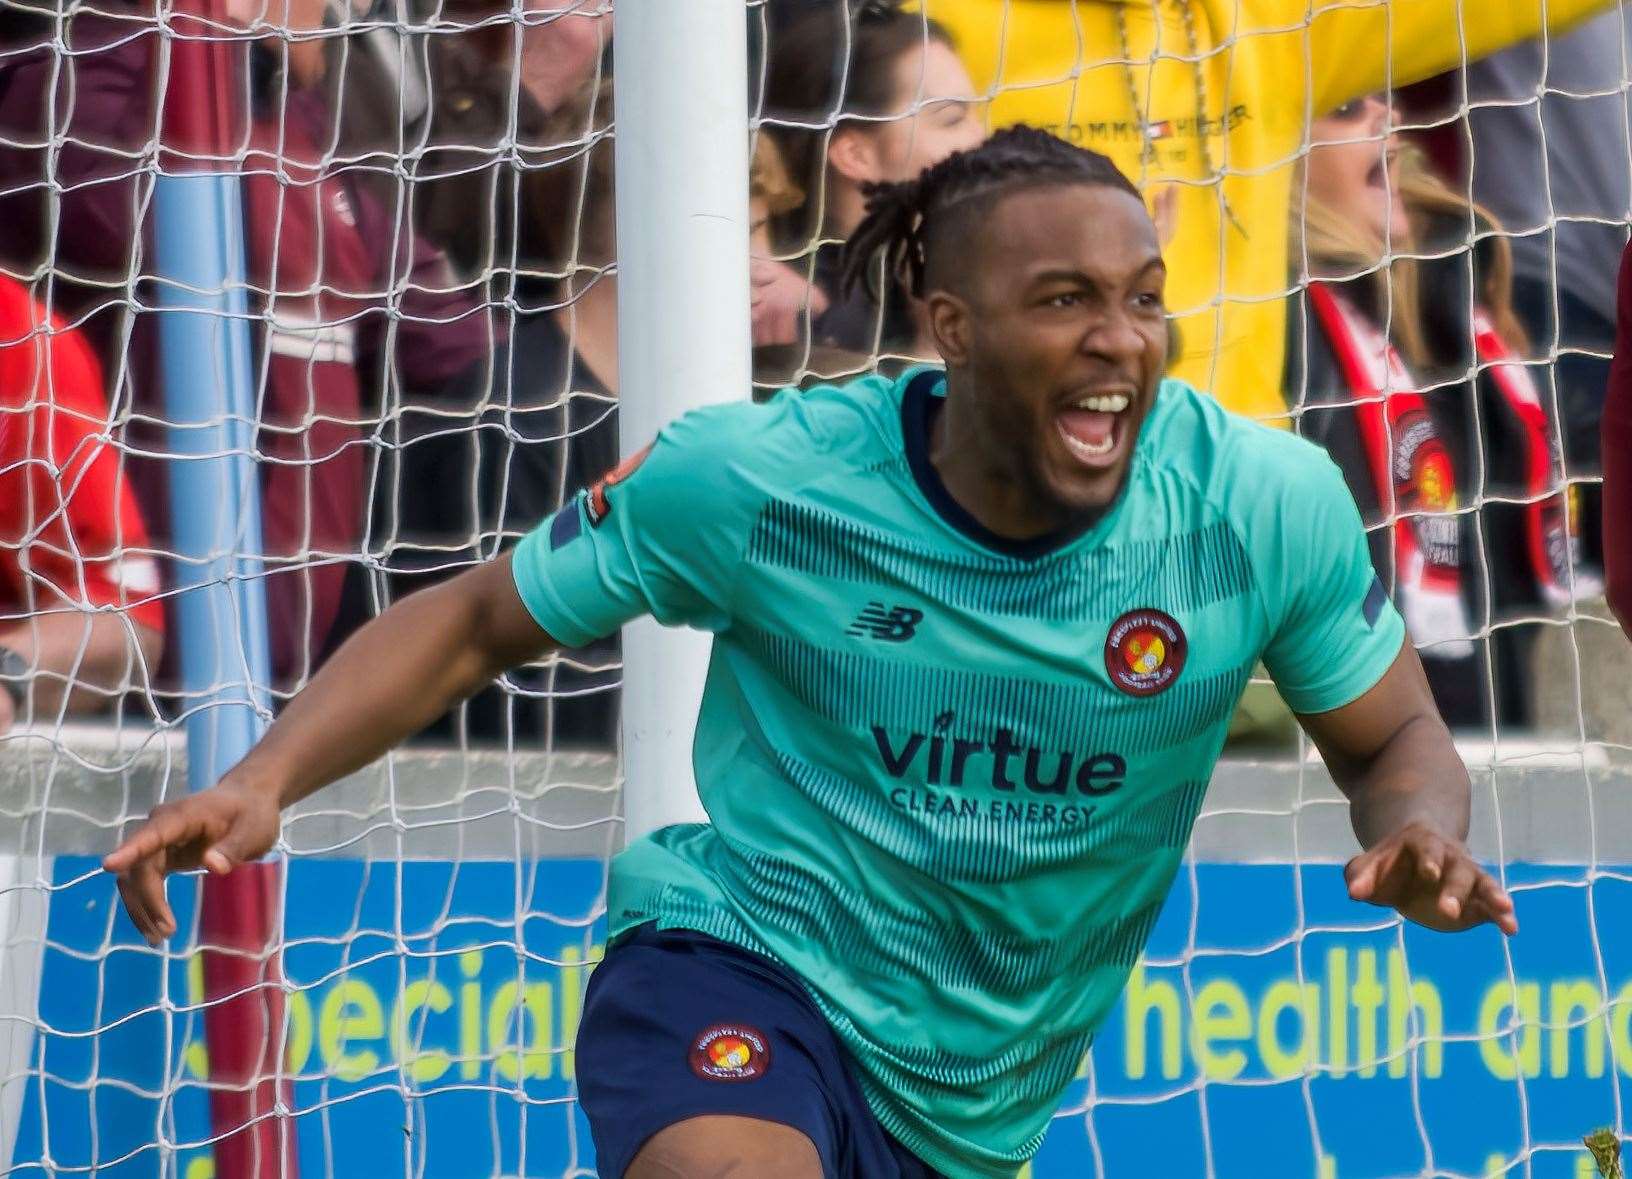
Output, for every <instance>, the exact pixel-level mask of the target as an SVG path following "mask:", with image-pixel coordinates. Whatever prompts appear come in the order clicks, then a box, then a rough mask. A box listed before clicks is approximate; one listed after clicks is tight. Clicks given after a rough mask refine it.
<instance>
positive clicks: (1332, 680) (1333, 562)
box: [1258, 438, 1405, 713]
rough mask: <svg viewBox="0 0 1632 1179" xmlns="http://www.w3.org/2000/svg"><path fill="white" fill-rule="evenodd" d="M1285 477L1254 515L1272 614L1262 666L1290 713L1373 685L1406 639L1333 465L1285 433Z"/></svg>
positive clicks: (1340, 701)
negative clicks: (1264, 541)
mask: <svg viewBox="0 0 1632 1179" xmlns="http://www.w3.org/2000/svg"><path fill="white" fill-rule="evenodd" d="M1277 449H1279V450H1281V451H1283V452H1284V455H1285V458H1286V461H1285V462H1284V464H1283V471H1286V472H1287V473H1288V475H1289V477H1288V478H1286V479H1285V480H1284V481H1283V482H1282V485H1281V487H1280V493H1279V495H1277V496H1273V497H1270V498H1269V501H1268V503H1267V504H1266V505H1265V507H1266V508H1267V509H1268V512H1266V513H1265V514H1264V515H1262V516H1260V517H1259V518H1258V529H1259V531H1260V532H1261V533H1263V534H1266V535H1267V536H1269V537H1271V538H1273V548H1272V550H1270V551H1268V552H1264V550H1263V548H1262V546H1259V548H1260V552H1263V553H1264V555H1263V557H1262V558H1261V560H1260V567H1259V574H1260V576H1261V578H1262V579H1263V582H1262V584H1263V586H1264V592H1265V597H1266V605H1267V608H1268V611H1269V618H1270V636H1269V643H1268V645H1267V646H1266V647H1265V649H1264V664H1265V666H1266V667H1268V668H1269V673H1270V675H1271V676H1272V677H1273V678H1274V680H1275V685H1276V687H1277V688H1279V689H1280V693H1281V697H1282V699H1284V700H1285V701H1286V703H1287V704H1288V705H1289V706H1290V707H1291V708H1292V710H1293V711H1294V712H1300V713H1317V712H1329V711H1331V710H1332V709H1334V708H1341V707H1343V706H1344V705H1345V704H1350V703H1352V702H1353V701H1355V700H1356V699H1358V698H1359V697H1361V696H1363V695H1364V694H1365V693H1366V692H1367V691H1369V690H1370V689H1371V688H1372V687H1374V686H1375V685H1376V684H1377V682H1378V681H1379V680H1381V679H1382V678H1383V674H1384V673H1385V672H1386V671H1387V670H1388V669H1389V667H1390V666H1391V665H1392V664H1393V662H1394V660H1395V658H1396V657H1397V656H1398V655H1399V653H1400V647H1401V645H1402V644H1403V643H1404V642H1405V623H1404V621H1403V620H1402V619H1401V618H1400V615H1399V613H1398V611H1396V610H1395V609H1394V604H1393V603H1392V602H1391V601H1390V600H1389V596H1388V591H1387V590H1386V589H1384V588H1383V583H1382V582H1381V581H1380V580H1379V579H1378V577H1377V572H1376V570H1375V568H1374V567H1373V566H1372V563H1371V550H1370V547H1369V545H1368V543H1367V541H1366V532H1365V529H1364V527H1363V526H1362V525H1361V522H1360V512H1359V509H1357V508H1356V507H1355V506H1354V498H1353V496H1351V495H1350V494H1349V489H1348V486H1347V484H1345V483H1344V481H1343V476H1342V473H1341V472H1340V471H1339V470H1338V469H1337V466H1336V465H1335V464H1334V463H1333V462H1332V461H1331V460H1330V459H1329V458H1327V457H1326V455H1325V454H1323V453H1322V452H1321V451H1320V450H1319V449H1318V448H1317V447H1315V446H1314V445H1312V444H1310V443H1307V442H1304V441H1303V440H1302V439H1296V438H1283V439H1281V440H1279V441H1278V446H1277Z"/></svg>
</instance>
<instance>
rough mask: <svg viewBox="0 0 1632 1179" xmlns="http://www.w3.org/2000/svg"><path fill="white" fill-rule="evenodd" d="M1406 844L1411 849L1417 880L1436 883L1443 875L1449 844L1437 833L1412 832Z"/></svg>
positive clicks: (1424, 882) (1423, 882)
mask: <svg viewBox="0 0 1632 1179" xmlns="http://www.w3.org/2000/svg"><path fill="white" fill-rule="evenodd" d="M1406 846H1407V847H1409V848H1410V849H1411V858H1412V861H1413V863H1414V865H1415V867H1416V871H1417V880H1418V881H1419V882H1420V883H1422V884H1438V883H1439V882H1440V881H1441V880H1442V879H1443V878H1444V876H1445V868H1446V859H1447V857H1448V856H1449V854H1450V847H1449V845H1447V844H1446V842H1445V841H1444V840H1443V839H1441V838H1440V837H1439V836H1437V835H1431V834H1428V833H1427V832H1413V833H1412V835H1411V837H1410V838H1409V839H1407V841H1406Z"/></svg>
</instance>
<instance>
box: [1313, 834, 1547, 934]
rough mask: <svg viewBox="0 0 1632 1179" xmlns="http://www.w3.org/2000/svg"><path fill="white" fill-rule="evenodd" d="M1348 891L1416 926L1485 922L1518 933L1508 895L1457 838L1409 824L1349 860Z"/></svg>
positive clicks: (1446, 928) (1453, 928) (1446, 927)
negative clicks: (1446, 836) (1398, 912)
mask: <svg viewBox="0 0 1632 1179" xmlns="http://www.w3.org/2000/svg"><path fill="white" fill-rule="evenodd" d="M1343 876H1344V878H1345V879H1346V880H1347V881H1348V884H1349V895H1350V896H1351V897H1353V898H1354V899H1355V900H1357V901H1369V902H1370V903H1372V904H1374V905H1384V906H1387V907H1388V908H1391V909H1398V910H1399V911H1400V913H1401V915H1403V916H1405V917H1409V918H1410V919H1411V920H1412V921H1415V922H1416V923H1417V924H1418V925H1425V926H1427V927H1428V928H1429V929H1438V930H1441V931H1443V932H1446V933H1455V932H1457V931H1459V930H1463V929H1472V928H1473V927H1474V926H1475V925H1483V924H1484V923H1485V922H1487V921H1489V922H1490V923H1492V924H1493V925H1495V926H1496V927H1497V928H1498V929H1500V930H1501V931H1502V932H1503V933H1506V934H1515V933H1517V932H1518V931H1519V922H1518V918H1517V917H1516V916H1515V915H1514V912H1513V899H1512V898H1511V897H1509V896H1508V895H1507V893H1506V891H1504V890H1503V888H1502V886H1501V885H1500V884H1498V883H1497V882H1496V878H1495V877H1493V876H1492V875H1491V874H1490V873H1488V872H1486V871H1485V870H1484V869H1483V868H1481V867H1480V866H1479V865H1478V863H1477V862H1476V861H1475V860H1474V858H1473V857H1472V856H1471V855H1469V854H1468V849H1467V848H1466V847H1464V846H1463V845H1462V844H1461V842H1460V841H1458V840H1455V839H1446V838H1445V837H1444V836H1443V835H1440V834H1439V833H1438V832H1436V831H1434V830H1432V829H1431V828H1429V827H1425V826H1423V825H1422V824H1420V823H1408V824H1406V825H1405V826H1404V827H1402V828H1400V830H1398V831H1396V832H1395V833H1394V834H1393V835H1390V836H1389V837H1388V838H1387V839H1385V840H1383V841H1382V842H1381V843H1379V844H1377V845H1376V846H1375V847H1372V848H1370V849H1369V850H1367V851H1364V852H1361V853H1360V854H1359V855H1358V856H1356V857H1354V859H1352V860H1350V861H1349V863H1348V866H1347V867H1346V868H1344V870H1343Z"/></svg>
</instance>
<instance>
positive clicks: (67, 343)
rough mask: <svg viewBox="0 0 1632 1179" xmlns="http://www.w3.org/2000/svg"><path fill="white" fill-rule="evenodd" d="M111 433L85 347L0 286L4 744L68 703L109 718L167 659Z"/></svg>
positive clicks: (139, 527)
mask: <svg viewBox="0 0 1632 1179" xmlns="http://www.w3.org/2000/svg"><path fill="white" fill-rule="evenodd" d="M107 430H108V406H107V401H106V399H105V397H104V395H103V392H102V373H101V369H100V368H99V367H98V365H97V363H96V358H95V357H94V356H93V355H92V354H91V350H90V347H89V345H87V344H86V342H85V340H84V338H83V337H82V336H81V335H80V334H79V333H78V332H77V331H71V330H69V329H68V328H66V327H65V326H64V325H63V323H62V321H61V320H59V319H56V318H54V317H51V316H48V315H47V314H46V313H45V310H44V309H43V308H42V307H40V306H39V305H38V304H37V303H35V302H34V300H33V299H32V298H30V297H29V294H28V291H27V289H26V288H24V287H23V286H22V284H20V283H18V282H16V281H15V280H14V279H11V278H9V277H7V276H5V275H0V733H4V732H5V731H7V730H8V729H10V728H11V727H12V725H13V724H15V723H16V722H17V721H18V720H19V719H20V718H26V717H27V716H28V715H29V713H30V711H32V712H33V713H34V714H36V715H46V716H50V715H53V714H54V713H55V712H56V710H57V709H58V708H59V707H60V706H61V705H62V703H63V701H64V698H66V702H67V706H68V708H69V709H70V710H72V711H75V712H81V711H91V710H94V709H97V708H99V707H102V706H104V705H106V704H107V703H108V702H109V701H110V700H111V699H113V698H114V697H116V696H118V695H120V694H121V693H122V692H124V691H125V690H127V689H128V688H129V687H131V686H132V684H133V683H135V684H141V683H143V682H144V681H145V680H146V678H147V673H148V671H149V670H150V669H151V668H152V667H153V666H155V664H156V663H157V661H158V658H159V655H160V653H161V650H162V648H163V643H164V610H163V607H162V605H161V603H160V600H159V598H158V591H159V574H158V566H157V564H156V563H155V562H154V560H153V558H152V556H151V555H150V553H149V552H148V550H147V543H148V541H147V530H146V528H145V527H144V526H143V524H142V518H141V515H140V514H139V513H138V512H137V509H136V499H135V497H134V496H133V495H132V494H131V489H130V487H129V485H128V484H127V483H126V481H125V478H124V473H123V471H122V469H121V466H120V461H119V452H118V451H117V450H116V449H115V448H113V447H112V446H110V445H108V443H107V441H106V438H105V434H106V432H107ZM31 697H32V699H31ZM30 706H32V707H30Z"/></svg>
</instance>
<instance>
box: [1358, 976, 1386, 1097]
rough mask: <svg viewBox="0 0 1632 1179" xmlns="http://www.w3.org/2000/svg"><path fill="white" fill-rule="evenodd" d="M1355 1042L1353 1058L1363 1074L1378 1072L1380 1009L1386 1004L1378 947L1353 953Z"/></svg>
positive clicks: (1374, 1074) (1368, 1075)
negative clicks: (1381, 980)
mask: <svg viewBox="0 0 1632 1179" xmlns="http://www.w3.org/2000/svg"><path fill="white" fill-rule="evenodd" d="M1351 994H1352V995H1353V996H1354V1023H1355V1032H1356V1035H1355V1043H1354V1059H1355V1063H1357V1064H1358V1065H1359V1066H1360V1075H1361V1076H1362V1077H1367V1078H1370V1077H1375V1076H1376V1075H1377V1060H1378V1057H1377V1012H1378V1011H1379V1010H1380V1009H1381V1008H1382V1005H1383V998H1384V995H1383V988H1382V984H1381V983H1380V982H1379V981H1378V976H1377V951H1376V950H1361V951H1360V952H1359V953H1357V954H1356V955H1355V956H1354V987H1353V988H1352V990H1351Z"/></svg>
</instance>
